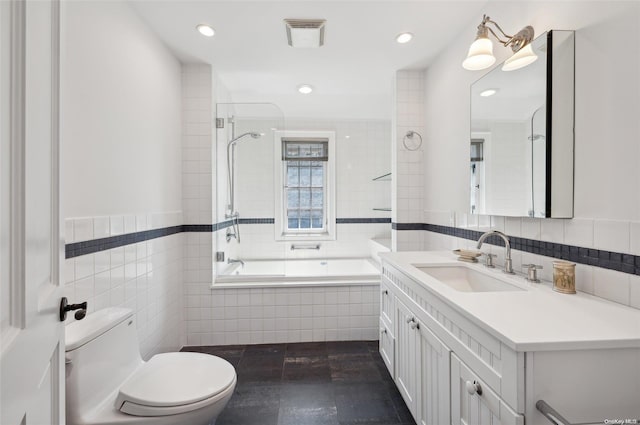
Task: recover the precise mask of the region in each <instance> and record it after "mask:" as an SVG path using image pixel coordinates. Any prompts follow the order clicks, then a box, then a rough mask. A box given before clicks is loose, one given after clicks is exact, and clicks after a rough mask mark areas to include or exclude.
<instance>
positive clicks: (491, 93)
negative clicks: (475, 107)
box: [480, 89, 498, 97]
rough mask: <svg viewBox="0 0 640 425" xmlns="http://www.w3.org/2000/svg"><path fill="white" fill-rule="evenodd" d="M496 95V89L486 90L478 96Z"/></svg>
mask: <svg viewBox="0 0 640 425" xmlns="http://www.w3.org/2000/svg"><path fill="white" fill-rule="evenodd" d="M496 93H498V89H486V90H484V91H481V92H480V96H482V97H489V96H493V95H494V94H496Z"/></svg>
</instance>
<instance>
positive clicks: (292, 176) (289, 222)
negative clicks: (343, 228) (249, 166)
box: [276, 132, 335, 240]
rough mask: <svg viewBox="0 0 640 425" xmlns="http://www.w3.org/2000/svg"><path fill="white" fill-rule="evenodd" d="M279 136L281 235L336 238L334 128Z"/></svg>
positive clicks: (278, 224) (278, 229)
mask: <svg viewBox="0 0 640 425" xmlns="http://www.w3.org/2000/svg"><path fill="white" fill-rule="evenodd" d="M320 133H322V134H320ZM327 133H329V134H327ZM323 135H324V136H325V137H322V136H323ZM326 136H330V137H326ZM276 140H277V142H276V143H277V144H279V145H280V146H279V148H280V149H279V150H280V152H279V153H278V154H277V155H276V161H277V162H279V163H277V164H276V172H277V173H278V175H279V178H277V181H278V182H279V184H278V186H277V187H279V188H282V189H281V190H277V192H279V193H277V194H276V195H277V196H276V198H277V200H276V202H277V205H276V232H277V233H276V237H277V239H279V240H283V239H295V240H301V239H311V240H317V239H334V238H335V202H333V199H331V196H332V194H333V192H334V190H333V187H332V186H333V182H334V179H333V169H334V158H333V157H334V150H333V147H332V145H333V140H334V137H333V132H295V134H292V132H281V134H280V135H279V137H277V139H276ZM278 195H279V196H278Z"/></svg>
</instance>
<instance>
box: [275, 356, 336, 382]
mask: <svg viewBox="0 0 640 425" xmlns="http://www.w3.org/2000/svg"><path fill="white" fill-rule="evenodd" d="M282 379H283V381H302V382H330V381H331V369H330V368H329V361H328V359H327V358H326V356H325V357H323V356H304V357H288V356H287V357H285V359H284V372H283V374H282Z"/></svg>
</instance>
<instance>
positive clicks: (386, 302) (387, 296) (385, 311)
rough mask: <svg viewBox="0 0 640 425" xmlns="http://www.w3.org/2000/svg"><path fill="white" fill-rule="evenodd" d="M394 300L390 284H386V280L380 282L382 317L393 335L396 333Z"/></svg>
mask: <svg viewBox="0 0 640 425" xmlns="http://www.w3.org/2000/svg"><path fill="white" fill-rule="evenodd" d="M394 299H395V297H394V296H393V293H392V292H391V291H389V283H387V282H385V279H384V278H383V279H382V282H380V317H382V319H383V320H384V321H385V322H387V325H388V330H389V331H390V332H391V333H392V334H393V333H395V329H394V326H393V324H394V320H393V317H394V312H395V309H394V304H395V303H394Z"/></svg>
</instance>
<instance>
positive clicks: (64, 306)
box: [60, 297, 87, 322]
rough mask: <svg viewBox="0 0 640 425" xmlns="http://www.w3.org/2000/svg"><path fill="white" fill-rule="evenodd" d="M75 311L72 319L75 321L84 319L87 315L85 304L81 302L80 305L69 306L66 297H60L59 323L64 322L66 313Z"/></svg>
mask: <svg viewBox="0 0 640 425" xmlns="http://www.w3.org/2000/svg"><path fill="white" fill-rule="evenodd" d="M74 310H77V311H76V313H75V314H74V315H73V317H75V318H76V320H82V319H84V316H86V315H87V302H86V301H85V302H83V303H80V304H69V300H68V299H67V297H62V299H61V300H60V321H61V322H64V321H65V320H66V319H67V313H68V312H70V311H74Z"/></svg>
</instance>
